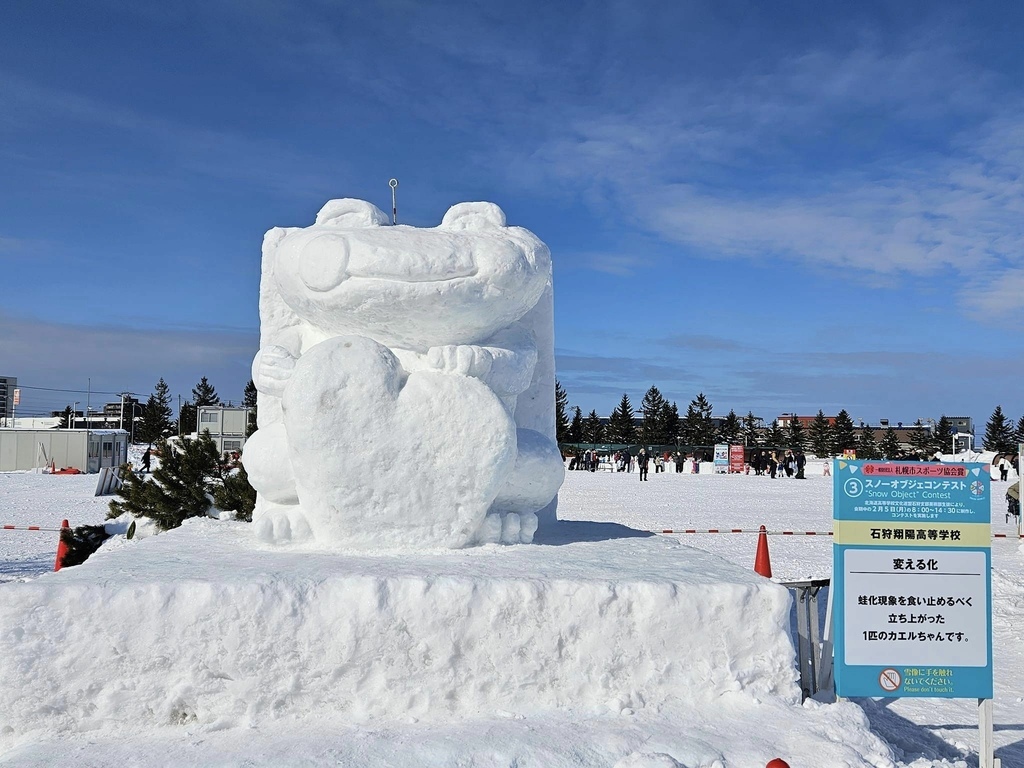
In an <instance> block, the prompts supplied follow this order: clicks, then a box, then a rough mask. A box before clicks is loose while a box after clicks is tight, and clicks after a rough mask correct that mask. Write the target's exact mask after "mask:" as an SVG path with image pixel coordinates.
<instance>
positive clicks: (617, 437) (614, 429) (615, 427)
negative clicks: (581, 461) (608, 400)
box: [588, 392, 636, 445]
mask: <svg viewBox="0 0 1024 768" xmlns="http://www.w3.org/2000/svg"><path fill="white" fill-rule="evenodd" d="M634 416H635V414H634V412H633V405H632V404H631V403H630V402H629V395H627V394H626V393H625V392H623V393H622V399H621V400H620V401H619V404H618V405H617V406H615V410H613V411H612V415H611V416H609V417H608V429H607V430H606V431H605V432H604V438H605V439H607V440H608V442H610V443H626V444H627V445H632V444H633V443H635V442H636V424H634V423H633V417H634ZM588 442H599V441H596V440H590V441H588Z"/></svg>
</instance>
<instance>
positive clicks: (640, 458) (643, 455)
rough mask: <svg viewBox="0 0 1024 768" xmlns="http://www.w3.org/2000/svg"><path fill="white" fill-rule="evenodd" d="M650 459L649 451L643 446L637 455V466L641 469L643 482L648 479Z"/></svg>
mask: <svg viewBox="0 0 1024 768" xmlns="http://www.w3.org/2000/svg"><path fill="white" fill-rule="evenodd" d="M648 461H649V459H648V457H647V451H646V450H645V449H643V448H641V449H640V453H638V454H637V455H636V465H637V468H638V469H639V470H640V481H641V482H643V481H644V480H646V479H647V462H648Z"/></svg>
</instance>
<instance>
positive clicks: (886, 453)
mask: <svg viewBox="0 0 1024 768" xmlns="http://www.w3.org/2000/svg"><path fill="white" fill-rule="evenodd" d="M878 450H879V451H880V452H881V454H882V458H884V459H889V460H890V461H893V460H895V459H898V458H899V457H900V456H902V455H903V448H901V447H900V439H899V437H898V436H897V435H896V430H895V429H893V428H892V427H889V428H888V429H887V430H885V434H884V435H882V442H880V443H879V444H878ZM857 455H858V456H859V455H860V454H859V453H858V454H857Z"/></svg>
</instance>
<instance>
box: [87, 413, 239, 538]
mask: <svg viewBox="0 0 1024 768" xmlns="http://www.w3.org/2000/svg"><path fill="white" fill-rule="evenodd" d="M157 446H158V449H159V451H160V466H159V467H157V468H156V469H155V470H153V473H152V474H151V475H146V476H145V477H140V476H139V475H136V474H135V473H134V472H126V473H124V484H123V485H122V486H121V489H120V490H119V491H118V492H117V495H118V496H119V497H120V499H115V500H113V501H111V502H110V511H109V512H108V513H107V517H110V518H113V517H118V516H120V515H122V514H123V513H125V512H130V513H131V514H132V515H133V516H134V517H148V518H150V519H152V520H154V521H155V522H156V524H157V526H158V527H159V528H160V530H164V531H166V530H170V529H171V528H177V527H178V526H179V525H181V523H182V522H183V521H184V520H186V519H187V518H190V517H201V516H203V515H205V514H206V513H207V511H209V509H210V506H211V501H210V499H211V495H212V494H213V492H214V491H215V490H216V488H217V486H218V485H219V484H221V483H222V482H223V481H222V471H221V467H220V464H219V463H218V459H219V454H218V452H217V444H216V443H215V442H213V438H211V437H210V433H209V432H208V431H204V432H203V433H202V434H201V435H200V436H199V437H198V439H196V440H177V441H170V442H169V441H166V440H160V441H158V442H157Z"/></svg>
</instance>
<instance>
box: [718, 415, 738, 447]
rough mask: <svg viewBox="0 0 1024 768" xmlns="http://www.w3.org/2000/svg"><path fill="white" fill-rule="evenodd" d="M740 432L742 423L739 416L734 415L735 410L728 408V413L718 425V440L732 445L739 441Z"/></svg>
mask: <svg viewBox="0 0 1024 768" xmlns="http://www.w3.org/2000/svg"><path fill="white" fill-rule="evenodd" d="M742 434H743V424H742V423H741V422H740V417H739V416H737V415H736V411H734V410H732V409H731V408H730V409H729V415H728V416H726V417H725V418H724V419H722V423H721V425H720V426H719V427H718V440H719V442H722V443H725V444H727V445H732V444H733V443H738V442H740V440H741V437H742Z"/></svg>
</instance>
